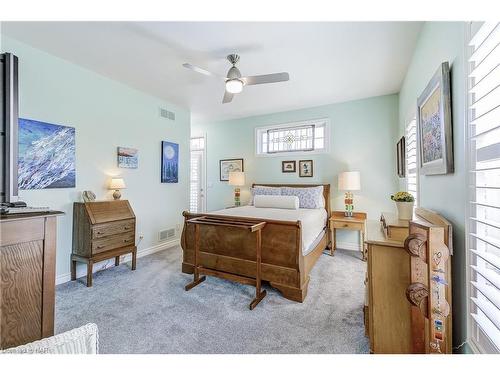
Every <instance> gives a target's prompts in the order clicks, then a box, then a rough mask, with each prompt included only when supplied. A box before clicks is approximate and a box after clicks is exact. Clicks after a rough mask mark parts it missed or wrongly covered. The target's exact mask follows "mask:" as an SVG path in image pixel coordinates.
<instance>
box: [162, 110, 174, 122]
mask: <svg viewBox="0 0 500 375" xmlns="http://www.w3.org/2000/svg"><path fill="white" fill-rule="evenodd" d="M160 116H161V117H163V118H166V119H169V120H175V113H174V112H172V111H169V110H168V109H166V108H160Z"/></svg>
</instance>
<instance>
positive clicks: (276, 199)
mask: <svg viewBox="0 0 500 375" xmlns="http://www.w3.org/2000/svg"><path fill="white" fill-rule="evenodd" d="M254 205H255V207H262V208H264V207H266V208H285V209H288V210H298V209H299V198H298V197H295V196H288V197H285V196H283V195H256V196H255V197H254Z"/></svg>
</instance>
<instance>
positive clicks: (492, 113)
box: [467, 22, 500, 353]
mask: <svg viewBox="0 0 500 375" xmlns="http://www.w3.org/2000/svg"><path fill="white" fill-rule="evenodd" d="M470 30H471V33H470V34H471V39H470V42H469V48H470V53H471V54H470V58H469V101H468V102H469V114H468V115H469V129H468V137H467V138H468V147H469V154H470V173H469V175H470V180H469V182H470V211H469V212H470V217H469V230H468V262H469V267H470V270H469V271H470V273H469V280H470V285H469V288H470V291H469V292H470V293H469V295H470V301H469V304H470V305H469V310H470V314H471V319H469V321H470V333H471V335H470V336H471V337H470V339H471V341H472V343H473V344H474V345H475V346H476V347H477V349H479V350H480V351H481V352H485V353H500V24H499V23H496V22H485V23H471V24H470Z"/></svg>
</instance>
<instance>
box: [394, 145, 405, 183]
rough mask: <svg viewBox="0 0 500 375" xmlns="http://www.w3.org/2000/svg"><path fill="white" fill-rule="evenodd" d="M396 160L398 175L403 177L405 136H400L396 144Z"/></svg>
mask: <svg viewBox="0 0 500 375" xmlns="http://www.w3.org/2000/svg"><path fill="white" fill-rule="evenodd" d="M396 153H397V160H398V177H405V176H406V173H405V160H406V141H405V137H401V139H400V140H399V142H398V144H397V146H396Z"/></svg>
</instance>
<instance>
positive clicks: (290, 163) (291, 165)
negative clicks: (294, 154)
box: [281, 160, 297, 173]
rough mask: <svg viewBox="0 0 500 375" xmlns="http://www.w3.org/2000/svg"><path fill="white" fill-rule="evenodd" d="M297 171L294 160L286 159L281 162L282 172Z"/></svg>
mask: <svg viewBox="0 0 500 375" xmlns="http://www.w3.org/2000/svg"><path fill="white" fill-rule="evenodd" d="M296 171H297V165H296V163H295V160H286V161H282V162H281V172H282V173H295V172H296Z"/></svg>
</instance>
